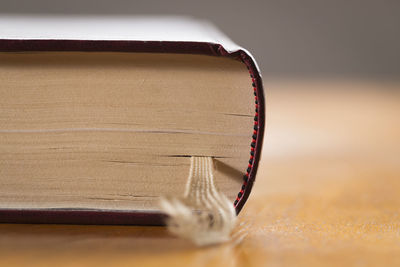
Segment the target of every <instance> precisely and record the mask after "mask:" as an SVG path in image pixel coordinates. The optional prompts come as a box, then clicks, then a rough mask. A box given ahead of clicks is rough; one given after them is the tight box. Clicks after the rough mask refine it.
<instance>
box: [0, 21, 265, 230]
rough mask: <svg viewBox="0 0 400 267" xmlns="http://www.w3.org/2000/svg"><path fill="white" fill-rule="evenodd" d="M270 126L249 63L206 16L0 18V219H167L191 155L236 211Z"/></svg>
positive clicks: (189, 166)
mask: <svg viewBox="0 0 400 267" xmlns="http://www.w3.org/2000/svg"><path fill="white" fill-rule="evenodd" d="M264 125H265V119H264V93H263V86H262V80H261V75H260V72H259V69H258V67H257V64H256V62H255V60H254V58H253V57H252V56H251V54H250V53H249V52H248V51H247V50H245V49H243V48H241V47H239V46H237V45H236V44H235V43H233V42H232V41H231V40H230V39H229V38H227V37H226V36H225V35H223V34H222V33H221V32H219V31H218V30H217V29H216V28H215V27H214V26H212V25H211V24H209V23H207V22H204V21H197V20H194V19H190V18H180V17H96V16H94V17H84V16H64V17H62V16H61V17H60V16H58V17H51V16H41V17H39V16H36V17H35V16H33V17H32V16H31V17H29V16H1V17H0V222H7V223H73V224H136V225H162V224H163V223H164V219H165V217H166V215H165V213H164V212H162V211H161V210H160V208H159V204H158V203H159V200H160V197H163V196H181V195H182V194H184V191H185V187H187V184H188V181H187V179H188V178H187V176H188V173H189V172H190V171H191V172H193V173H194V175H196V171H197V169H196V168H197V167H195V169H194V170H193V162H191V161H190V158H193V157H196V158H202V157H204V158H211V159H212V163H211V165H212V166H211V167H210V166H209V165H207V166H209V168H212V169H213V173H212V179H214V180H215V181H214V180H213V183H214V182H215V187H216V188H218V191H220V192H221V193H223V194H224V195H225V196H226V197H227V198H228V199H229V201H230V202H231V205H232V206H233V207H234V208H235V210H236V212H237V213H239V212H240V210H241V209H242V207H243V205H244V204H245V202H246V200H247V198H248V197H249V194H250V191H251V188H252V186H253V183H254V180H255V177H256V173H257V167H258V163H259V160H260V156H261V147H262V140H263V133H264ZM199 172H201V170H199ZM211 189H213V188H211ZM211 189H210V190H211ZM207 190H208V189H207Z"/></svg>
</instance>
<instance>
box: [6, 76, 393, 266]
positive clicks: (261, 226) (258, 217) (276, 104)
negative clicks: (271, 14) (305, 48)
mask: <svg viewBox="0 0 400 267" xmlns="http://www.w3.org/2000/svg"><path fill="white" fill-rule="evenodd" d="M264 80H265V81H264V83H265V84H264V85H265V87H266V88H267V90H266V91H267V129H266V137H265V144H264V151H263V155H262V159H261V162H260V167H259V173H258V175H257V181H256V183H255V186H254V189H253V192H252V194H251V195H250V198H249V200H248V202H247V203H246V205H245V207H244V209H243V210H242V212H241V213H240V215H239V223H238V225H237V227H236V230H235V232H234V233H233V238H232V241H230V242H228V243H225V244H222V245H215V246H210V247H201V248H199V247H196V246H194V245H192V244H191V243H189V242H187V241H185V240H181V239H178V238H176V237H174V236H173V235H171V234H169V233H168V231H167V230H166V229H165V228H164V227H138V226H80V225H28V224H27V225H18V224H0V265H1V266H16V265H18V266H20V265H29V266H103V265H112V266H204V265H207V266H320V265H324V266H330V265H332V266H353V265H357V266H400V153H399V151H400V138H399V137H400V90H399V89H400V82H395V81H376V80H375V81H372V80H337V79H329V80H327V79H324V80H315V79H314V80H284V79H281V80H278V79H268V78H265V79H264Z"/></svg>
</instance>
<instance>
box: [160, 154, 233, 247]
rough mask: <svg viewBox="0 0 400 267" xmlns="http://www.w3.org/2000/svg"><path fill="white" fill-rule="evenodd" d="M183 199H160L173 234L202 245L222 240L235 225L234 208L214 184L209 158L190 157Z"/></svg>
mask: <svg viewBox="0 0 400 267" xmlns="http://www.w3.org/2000/svg"><path fill="white" fill-rule="evenodd" d="M190 162H191V164H190V173H189V177H188V181H187V184H186V190H185V194H184V196H183V198H169V199H167V198H162V199H161V202H160V206H161V210H162V211H164V212H165V213H166V214H167V215H168V216H169V218H168V220H167V226H168V229H169V230H170V231H171V232H172V233H174V234H175V235H177V236H179V237H182V238H186V239H188V240H191V241H192V242H194V243H195V244H196V245H199V246H205V245H212V244H218V243H222V242H226V241H228V240H230V238H231V232H232V230H233V228H234V226H235V224H236V220H237V218H236V211H235V209H234V207H233V205H232V202H230V201H229V200H228V199H227V198H226V197H225V195H223V194H222V193H220V192H219V191H218V189H217V187H216V185H215V181H214V175H213V161H212V158H211V157H191V159H190Z"/></svg>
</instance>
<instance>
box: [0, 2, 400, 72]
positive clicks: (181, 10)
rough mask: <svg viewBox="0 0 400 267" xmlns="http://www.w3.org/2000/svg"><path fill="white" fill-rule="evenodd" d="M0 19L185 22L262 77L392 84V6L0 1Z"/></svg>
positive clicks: (395, 18) (398, 6) (395, 27)
mask: <svg viewBox="0 0 400 267" xmlns="http://www.w3.org/2000/svg"><path fill="white" fill-rule="evenodd" d="M0 13H3V14H4V13H18V14H21V13H22V14H112V15H115V14H121V15H135V14H139V15H146V14H149V15H157V14H163V15H165V14H169V15H175V14H176V15H189V16H193V17H197V18H202V19H208V20H210V21H212V22H213V23H214V24H216V25H217V26H218V27H219V28H221V29H222V30H223V31H224V32H225V33H226V34H227V35H229V36H230V37H231V38H232V39H233V40H234V41H235V42H237V43H238V44H240V45H242V46H244V47H246V48H248V49H249V50H250V51H251V52H252V53H253V54H254V55H255V57H256V59H257V61H258V63H259V65H260V67H261V69H262V72H263V74H264V76H275V77H276V76H278V77H284V78H287V77H309V76H312V77H326V76H329V77H332V76H334V77H360V78H366V77H368V78H378V79H381V78H384V79H396V80H397V79H399V78H400V52H399V49H400V1H399V0H331V1H325V0H302V1H299V0H279V1H278V0H265V1H261V0H259V1H256V0H252V1H246V0H241V1H225V0H224V1H216V0H215V1H213V0H198V1H180V0H169V1H167V0H165V1H154V0H147V1H133V0H130V1H127V0H125V1H124V0H113V1H106V0H90V1H83V0H64V1H55V0H35V1H18V0H0Z"/></svg>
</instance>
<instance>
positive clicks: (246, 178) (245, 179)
mask: <svg viewBox="0 0 400 267" xmlns="http://www.w3.org/2000/svg"><path fill="white" fill-rule="evenodd" d="M242 62H243V63H244V64H245V65H246V68H247V70H248V71H249V74H250V78H251V82H252V84H251V85H252V87H253V93H254V103H255V114H254V126H253V135H252V141H251V144H250V159H249V163H248V165H247V170H246V174H245V175H244V176H243V184H242V187H241V189H240V191H239V193H238V194H237V197H236V199H235V202H234V203H233V206H234V207H235V208H236V207H237V205H238V202H239V201H240V200H241V199H242V198H243V194H244V191H245V190H246V187H247V186H248V183H249V177H250V172H251V170H252V169H253V166H254V154H255V150H256V143H257V137H258V93H257V82H256V79H255V77H254V74H253V72H252V70H251V69H250V67H249V65H248V64H246V62H245V61H244V59H242Z"/></svg>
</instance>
